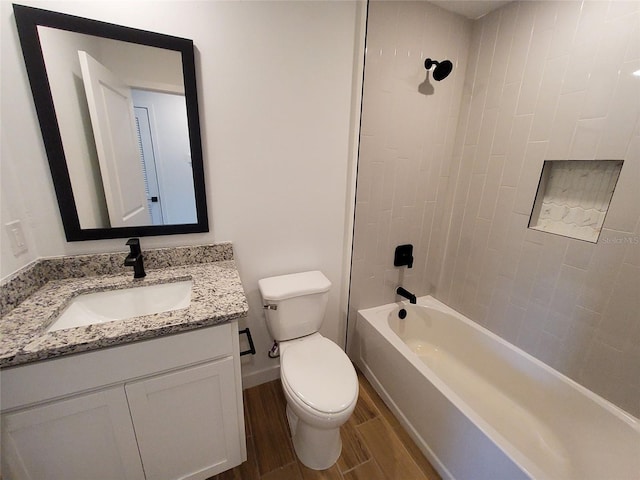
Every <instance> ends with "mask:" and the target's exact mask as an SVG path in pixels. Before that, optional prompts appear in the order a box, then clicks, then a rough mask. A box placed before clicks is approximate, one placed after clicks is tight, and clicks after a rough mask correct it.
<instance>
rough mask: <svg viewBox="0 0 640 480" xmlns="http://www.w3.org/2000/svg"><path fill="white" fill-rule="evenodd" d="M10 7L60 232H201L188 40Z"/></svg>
mask: <svg viewBox="0 0 640 480" xmlns="http://www.w3.org/2000/svg"><path fill="white" fill-rule="evenodd" d="M14 11H15V14H16V21H17V24H18V30H19V33H20V37H21V43H22V46H23V53H24V57H25V62H26V65H27V71H28V73H29V79H30V82H31V86H32V92H33V94H34V100H35V102H36V109H37V110H38V117H39V120H40V125H41V128H42V133H43V138H44V141H45V147H46V148H47V155H48V157H49V163H50V166H51V170H52V176H53V180H54V185H55V187H56V194H57V196H58V202H59V204H60V209H61V213H62V217H63V223H64V224H65V232H66V234H67V239H69V240H84V239H94V238H113V237H121V236H129V235H155V234H167V233H189V232H196V231H208V225H207V219H206V201H205V198H204V197H205V194H204V177H203V168H202V152H201V144H200V134H199V123H198V116H197V100H196V89H195V74H194V71H195V66H194V64H193V45H192V44H191V42H190V41H189V40H186V39H179V38H177V37H168V36H166V35H161V34H155V33H151V32H145V31H140V30H135V29H130V28H126V27H120V26H116V25H112V24H105V23H102V22H96V21H93V20H86V19H82V18H80V17H73V16H69V15H64V14H58V13H54V12H47V11H45V10H40V9H32V8H30V7H20V6H16V5H14ZM131 40H133V41H131ZM174 40H175V41H176V47H175V48H174V47H173V43H172V42H173V41H174ZM159 45H160V46H159ZM165 45H168V47H166V46H165ZM185 45H187V47H186V48H185ZM35 47H37V49H36V48H35ZM189 47H190V49H191V51H189ZM185 51H186V53H187V54H188V55H187V57H188V58H186V59H185ZM36 54H39V55H40V59H37V58H36V59H35V60H34V59H33V57H37V56H38V55H36ZM38 60H40V61H39V62H38ZM185 62H188V64H187V63H185ZM39 68H44V69H45V71H46V74H45V72H40V71H38V69H39ZM188 72H190V73H191V75H187V73H188ZM42 80H44V83H42ZM47 80H48V85H47ZM43 87H48V88H47V90H48V92H50V99H49V98H44V97H43V95H42V90H43ZM47 101H49V102H50V103H51V108H49V109H47V108H46V107H47V105H46V104H47ZM50 117H53V118H50ZM52 126H57V132H55V131H54V132H52V130H54V129H53V128H52ZM55 134H59V142H57V140H58V137H57V136H56V135H55ZM60 148H61V149H62V151H61V152H59V151H57V150H59V149H60ZM194 150H195V151H194ZM62 177H68V178H62ZM65 182H67V183H68V184H70V189H67V188H65V186H66V184H65ZM67 190H69V191H67ZM70 206H72V207H73V208H70ZM65 209H66V212H65ZM74 210H75V211H74ZM69 217H73V218H71V219H69ZM70 237H71V238H70ZM74 237H76V238H74Z"/></svg>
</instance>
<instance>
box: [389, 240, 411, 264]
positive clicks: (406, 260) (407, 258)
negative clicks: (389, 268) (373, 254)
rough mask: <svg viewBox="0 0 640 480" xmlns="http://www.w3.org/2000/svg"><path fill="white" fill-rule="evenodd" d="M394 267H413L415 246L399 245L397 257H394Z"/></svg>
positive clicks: (396, 252)
mask: <svg viewBox="0 0 640 480" xmlns="http://www.w3.org/2000/svg"><path fill="white" fill-rule="evenodd" d="M393 265H394V266H396V267H402V266H404V265H406V266H407V268H411V267H413V245H411V244H410V243H409V244H407V245H398V246H397V247H396V251H395V255H394V256H393Z"/></svg>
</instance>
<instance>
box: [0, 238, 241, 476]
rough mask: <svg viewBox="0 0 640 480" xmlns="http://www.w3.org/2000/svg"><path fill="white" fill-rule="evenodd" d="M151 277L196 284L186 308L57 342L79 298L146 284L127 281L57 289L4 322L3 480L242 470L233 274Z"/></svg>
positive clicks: (223, 263) (105, 278)
mask: <svg viewBox="0 0 640 480" xmlns="http://www.w3.org/2000/svg"><path fill="white" fill-rule="evenodd" d="M229 248H230V245H229ZM150 257H153V254H150ZM171 263H172V264H173V263H175V260H172V262H171ZM58 270H59V269H58ZM129 277H131V279H130V278H129ZM147 277H148V278H147V279H145V280H144V281H143V282H147V280H150V283H151V284H153V283H154V282H156V283H157V282H169V281H177V280H184V279H185V278H188V279H190V280H191V281H192V283H193V286H192V294H191V303H190V305H189V306H188V307H186V308H182V309H179V310H175V311H171V312H162V313H155V314H151V315H145V316H142V317H137V318H130V319H125V320H119V321H115V322H108V323H101V324H93V325H85V326H80V327H75V328H68V329H62V330H57V331H49V328H48V327H49V326H50V323H51V321H52V319H54V318H55V317H57V316H58V315H59V313H60V309H61V308H62V306H64V305H66V304H68V303H69V299H70V298H72V297H74V296H77V294H78V293H79V292H86V291H93V290H104V289H107V288H113V285H116V286H117V288H136V287H137V286H138V285H140V284H141V283H143V282H139V283H137V284H136V283H133V284H130V283H129V282H132V281H133V280H132V274H130V273H129V272H127V273H126V274H115V275H114V274H110V275H99V276H93V277H85V278H83V279H81V278H64V279H59V280H54V281H49V282H47V283H45V284H44V285H43V286H42V287H41V288H39V289H38V290H37V291H36V292H35V293H33V294H32V295H30V296H29V297H28V298H26V299H24V300H23V301H22V302H21V303H20V304H19V305H17V306H15V308H13V309H12V310H11V311H10V312H9V313H7V314H6V315H4V316H3V317H2V323H1V324H0V333H1V334H2V335H3V344H2V351H0V366H1V367H2V371H1V377H0V379H1V387H2V389H1V395H2V403H1V405H2V476H3V478H6V479H8V480H11V479H33V480H36V479H41V478H47V479H71V478H78V479H80V478H91V479H114V478H118V479H149V480H150V479H176V478H186V479H206V478H208V477H210V476H212V475H215V474H217V473H220V472H222V471H224V470H227V469H229V468H232V467H234V466H236V465H239V464H240V463H242V462H243V461H244V460H246V446H245V430H244V416H243V406H242V385H241V376H240V357H239V340H238V319H239V318H242V317H243V316H245V315H246V313H247V310H248V307H247V303H246V299H245V297H244V292H243V291H242V286H241V283H240V281H239V277H238V274H237V271H236V269H235V264H234V263H233V261H232V260H218V261H212V262H206V263H185V264H183V265H177V266H170V267H165V268H159V269H155V270H154V269H149V272H148V276H147ZM176 279H177V280H176ZM79 285H82V286H83V287H82V288H79ZM3 293H4V292H3Z"/></svg>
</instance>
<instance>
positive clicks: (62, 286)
mask: <svg viewBox="0 0 640 480" xmlns="http://www.w3.org/2000/svg"><path fill="white" fill-rule="evenodd" d="M223 258H225V257H223ZM178 263H179V262H178ZM183 280H191V281H192V282H193V286H192V292H191V303H190V305H189V306H188V307H187V308H183V309H180V310H174V311H170V312H163V313H156V314H152V315H145V316H141V317H135V318H130V319H126V320H118V321H113V322H106V323H101V324H94V325H87V326H81V327H75V328H69V329H65V330H57V331H52V332H47V331H46V330H47V328H48V327H49V326H50V325H51V324H52V323H53V321H54V320H55V319H56V318H57V316H58V315H59V314H60V313H61V312H62V310H63V309H64V308H65V306H66V305H67V304H68V303H69V301H71V299H72V298H73V297H75V296H77V295H80V294H83V293H89V292H98V291H105V290H113V289H120V288H130V287H142V286H147V285H155V284H161V283H168V282H177V281H183ZM247 311H248V304H247V300H246V297H245V295H244V290H243V288H242V283H241V282H240V277H239V275H238V271H237V269H236V266H235V262H234V261H233V260H219V261H209V262H206V263H188V264H185V265H178V266H174V267H164V268H157V269H149V268H148V269H147V276H146V277H144V278H143V279H134V278H133V274H132V273H131V272H129V271H128V270H127V271H126V273H115V274H114V273H108V274H103V275H96V276H85V277H80V278H73V277H71V278H61V279H52V280H50V281H47V282H46V283H44V285H42V286H41V287H40V288H39V289H37V290H36V291H35V292H34V293H32V294H31V295H29V296H28V297H26V298H25V299H23V300H22V301H21V302H20V303H19V304H17V305H16V306H15V307H14V308H13V309H12V310H11V311H9V312H8V313H7V314H6V315H4V316H3V317H2V318H1V319H0V338H2V343H1V345H0V368H4V367H10V366H15V365H21V364H25V363H29V362H34V361H38V360H44V359H48V358H54V357H59V356H62V355H68V354H72V353H79V352H85V351H90V350H95V349H98V348H104V347H110V346H115V345H119V344H122V343H128V342H134V341H138V340H144V339H149V338H153V337H157V336H161V335H167V334H172V333H178V332H182V331H187V330H192V329H195V328H200V327H207V326H212V325H218V324H221V323H225V322H228V321H231V320H233V319H236V318H239V317H243V316H245V315H246V314H247Z"/></svg>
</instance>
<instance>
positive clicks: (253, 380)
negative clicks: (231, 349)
mask: <svg viewBox="0 0 640 480" xmlns="http://www.w3.org/2000/svg"><path fill="white" fill-rule="evenodd" d="M278 378H280V365H273V366H271V367H269V368H265V369H263V370H258V371H257V372H251V373H247V374H244V373H243V374H242V389H243V390H245V389H247V388H251V387H255V386H257V385H261V384H263V383H267V382H270V381H272V380H276V379H278Z"/></svg>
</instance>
